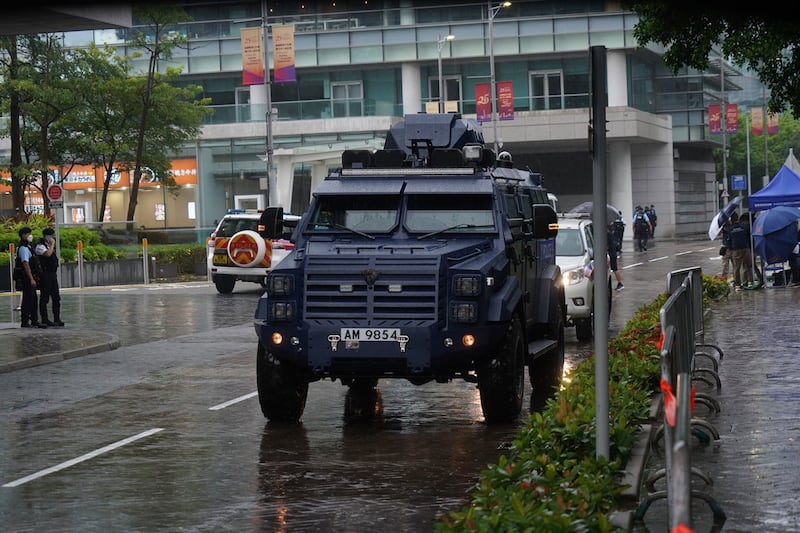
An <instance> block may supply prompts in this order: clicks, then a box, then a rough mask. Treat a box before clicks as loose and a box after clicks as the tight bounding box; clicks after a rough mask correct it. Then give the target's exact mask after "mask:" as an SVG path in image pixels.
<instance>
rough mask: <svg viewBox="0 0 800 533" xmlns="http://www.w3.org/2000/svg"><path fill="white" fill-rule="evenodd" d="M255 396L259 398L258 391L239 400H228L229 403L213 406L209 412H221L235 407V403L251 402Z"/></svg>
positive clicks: (240, 397)
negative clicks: (232, 406)
mask: <svg viewBox="0 0 800 533" xmlns="http://www.w3.org/2000/svg"><path fill="white" fill-rule="evenodd" d="M253 396H258V391H254V392H251V393H250V394H245V395H244V396H239V397H238V398H234V399H233V400H228V401H227V402H223V403H219V404H217V405H212V406H211V407H209V408H208V410H209V411H219V410H220V409H225V408H226V407H228V406H230V405H233V404H235V403H239V402H243V401H245V400H249V399H250V398H252V397H253Z"/></svg>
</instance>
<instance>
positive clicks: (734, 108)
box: [725, 104, 739, 133]
mask: <svg viewBox="0 0 800 533" xmlns="http://www.w3.org/2000/svg"><path fill="white" fill-rule="evenodd" d="M737 131H739V106H738V105H736V104H725V133H736V132H737Z"/></svg>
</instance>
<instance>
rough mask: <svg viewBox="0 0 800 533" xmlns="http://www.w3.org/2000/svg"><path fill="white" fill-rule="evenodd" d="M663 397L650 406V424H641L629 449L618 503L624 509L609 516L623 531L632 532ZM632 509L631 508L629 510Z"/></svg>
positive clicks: (659, 397)
mask: <svg viewBox="0 0 800 533" xmlns="http://www.w3.org/2000/svg"><path fill="white" fill-rule="evenodd" d="M662 401H663V397H662V395H661V394H658V395H657V396H656V397H655V398H654V399H653V403H652V404H650V416H649V419H650V423H649V424H642V427H641V430H640V431H639V436H638V437H637V439H636V443H635V444H634V445H633V448H632V449H631V453H630V457H629V458H628V462H627V463H626V464H625V470H624V472H623V473H622V480H621V481H620V484H622V485H625V486H626V488H625V489H624V490H623V491H622V492H621V493H620V495H619V498H620V503H621V504H622V505H623V506H624V507H625V508H624V509H618V510H617V511H615V512H614V513H612V515H611V523H612V524H613V525H615V526H617V527H619V528H622V529H624V530H625V531H628V532H630V531H633V526H634V516H635V511H636V509H637V508H638V506H639V500H641V497H642V479H643V477H644V471H645V469H646V468H647V460H648V459H649V457H650V451H651V450H650V442H651V440H652V438H653V434H654V433H655V432H656V431H657V429H658V428H659V427H660V425H661V421H660V415H661V404H662ZM631 507H632V508H631Z"/></svg>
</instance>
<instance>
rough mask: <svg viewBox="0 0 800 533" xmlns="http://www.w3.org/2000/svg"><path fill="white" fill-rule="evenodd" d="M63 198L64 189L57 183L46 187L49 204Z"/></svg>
mask: <svg viewBox="0 0 800 533" xmlns="http://www.w3.org/2000/svg"><path fill="white" fill-rule="evenodd" d="M63 197H64V188H63V187H61V185H59V184H57V183H53V184H51V185H50V186H48V187H47V199H48V200H50V201H51V202H57V201H59V200H61V199H62V198H63Z"/></svg>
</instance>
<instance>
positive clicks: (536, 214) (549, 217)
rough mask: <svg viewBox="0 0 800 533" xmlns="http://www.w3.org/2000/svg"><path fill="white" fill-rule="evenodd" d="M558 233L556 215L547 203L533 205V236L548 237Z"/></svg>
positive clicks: (538, 237)
mask: <svg viewBox="0 0 800 533" xmlns="http://www.w3.org/2000/svg"><path fill="white" fill-rule="evenodd" d="M556 234H558V215H557V214H556V212H555V211H554V210H553V208H552V207H551V206H550V205H548V204H534V205H533V238H534V239H549V238H551V237H555V236H556Z"/></svg>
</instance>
